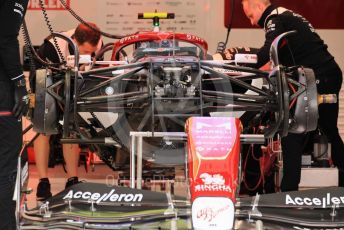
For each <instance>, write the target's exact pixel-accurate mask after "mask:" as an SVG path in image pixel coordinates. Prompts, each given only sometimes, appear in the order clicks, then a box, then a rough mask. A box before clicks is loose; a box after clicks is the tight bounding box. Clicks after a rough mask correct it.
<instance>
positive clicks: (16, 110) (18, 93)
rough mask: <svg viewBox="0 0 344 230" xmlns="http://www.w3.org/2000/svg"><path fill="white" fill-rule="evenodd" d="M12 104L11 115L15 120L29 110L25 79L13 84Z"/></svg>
mask: <svg viewBox="0 0 344 230" xmlns="http://www.w3.org/2000/svg"><path fill="white" fill-rule="evenodd" d="M14 102H15V104H14V107H13V110H12V113H13V115H14V116H15V117H16V118H18V119H20V118H21V116H22V115H26V114H27V112H28V110H29V96H28V93H27V90H26V85H25V79H21V80H20V81H15V82H14Z"/></svg>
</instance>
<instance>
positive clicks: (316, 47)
mask: <svg viewBox="0 0 344 230" xmlns="http://www.w3.org/2000/svg"><path fill="white" fill-rule="evenodd" d="M276 8H277V7H275V6H274V5H270V6H269V7H268V8H267V9H266V10H265V11H264V13H263V15H262V17H261V18H260V20H259V22H258V24H259V26H260V27H261V28H265V43H264V45H263V47H261V48H260V50H259V51H258V53H257V55H258V63H257V66H256V67H261V66H263V65H264V64H265V63H267V62H268V61H269V60H270V59H269V51H270V46H271V43H272V42H273V40H274V39H275V38H276V37H277V36H278V35H280V34H282V33H284V32H287V31H292V30H296V31H297V33H296V34H293V35H290V36H289V37H288V43H289V48H290V50H291V53H292V56H291V55H290V51H289V49H287V48H284V50H281V52H282V53H281V54H282V55H280V58H281V62H282V64H284V65H287V66H292V65H294V64H295V65H303V66H305V67H308V68H312V69H313V70H314V71H315V72H316V73H324V72H326V71H331V70H332V69H336V68H338V65H337V63H336V62H335V61H334V58H333V56H332V55H331V54H330V53H329V52H328V51H327V45H326V44H325V43H324V41H323V40H322V39H321V38H320V37H319V35H318V34H317V33H316V32H315V30H314V28H313V27H312V25H311V23H310V22H308V21H307V20H306V19H305V18H304V17H302V16H301V15H299V14H296V13H294V12H292V11H289V10H287V11H284V12H283V10H281V8H277V10H276ZM273 11H274V12H275V13H273V14H271V12H273Z"/></svg>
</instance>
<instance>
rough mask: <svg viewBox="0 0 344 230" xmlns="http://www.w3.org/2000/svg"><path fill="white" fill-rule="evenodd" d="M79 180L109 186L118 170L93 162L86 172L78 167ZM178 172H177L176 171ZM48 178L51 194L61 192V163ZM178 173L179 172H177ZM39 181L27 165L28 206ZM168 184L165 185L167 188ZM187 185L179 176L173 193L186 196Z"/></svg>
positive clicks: (33, 202)
mask: <svg viewBox="0 0 344 230" xmlns="http://www.w3.org/2000/svg"><path fill="white" fill-rule="evenodd" d="M78 174H79V180H81V181H87V182H92V183H102V184H108V185H109V186H113V185H117V184H118V178H119V176H118V174H119V173H118V172H115V171H113V170H111V169H110V168H109V167H108V166H107V165H105V164H102V163H98V164H95V167H94V171H92V170H90V169H89V170H88V172H86V170H85V168H84V166H80V167H79V168H78ZM178 174H179V173H178ZM48 175H49V180H50V184H51V192H52V194H53V195H55V194H57V193H59V192H61V191H62V190H63V189H64V188H65V184H66V180H67V178H66V177H67V174H66V173H65V172H64V170H63V167H62V165H61V164H59V165H56V166H55V167H54V168H49V171H48ZM179 175H180V174H179ZM38 182H39V178H38V173H37V169H36V165H35V164H30V165H29V185H28V187H29V188H32V190H33V191H32V193H31V194H29V195H28V196H27V205H28V208H29V209H31V208H34V207H36V205H37V202H36V189H37V184H38ZM151 189H152V190H153V191H161V186H160V185H154V186H152V187H151ZM168 189H169V186H167V190H168ZM186 189H187V187H186V183H185V182H184V179H183V178H181V179H180V181H179V182H178V183H175V185H174V194H175V195H179V196H186V194H187V190H186Z"/></svg>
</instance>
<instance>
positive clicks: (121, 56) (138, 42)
mask: <svg viewBox="0 0 344 230" xmlns="http://www.w3.org/2000/svg"><path fill="white" fill-rule="evenodd" d="M139 17H142V18H152V19H153V20H154V25H155V27H154V30H153V31H148V32H138V33H136V34H133V35H129V36H126V37H124V38H122V39H120V40H119V41H118V42H116V43H114V44H110V45H107V46H105V47H104V49H103V50H102V51H101V52H100V53H99V55H102V54H103V53H104V52H106V51H107V50H112V55H111V61H108V62H106V61H102V62H92V63H89V66H88V70H87V71H79V54H78V49H77V47H76V45H75V44H74V43H73V42H72V41H71V40H70V39H69V38H67V37H65V36H64V35H62V34H59V33H55V34H54V35H55V36H56V37H59V38H62V39H65V40H67V41H68V42H69V43H70V44H71V45H72V46H73V47H74V53H75V58H74V60H75V61H74V65H73V66H72V67H70V68H65V69H63V70H61V71H58V72H56V71H49V70H46V69H44V70H38V71H37V74H36V92H35V95H34V98H35V100H34V102H33V103H32V115H33V116H32V121H33V124H34V129H35V130H36V131H38V132H40V133H46V134H56V133H61V134H62V139H61V143H79V144H85V145H88V146H90V148H91V149H92V151H94V152H95V153H97V154H98V155H99V157H100V158H101V159H102V160H103V161H104V162H105V163H106V164H107V165H109V166H110V167H111V168H113V169H114V170H116V166H117V165H116V160H115V159H116V154H119V153H121V154H125V153H128V155H129V152H130V151H133V147H135V145H133V143H131V141H132V139H131V136H130V135H131V134H133V135H135V133H141V134H142V133H144V134H145V135H146V137H148V136H149V137H151V138H149V140H147V141H144V142H143V143H142V139H141V143H140V147H141V150H140V151H141V152H140V151H138V156H137V157H139V155H140V157H143V158H144V159H150V160H151V161H152V162H153V163H154V164H157V165H162V166H163V167H165V166H166V165H176V164H179V165H184V164H185V163H186V162H187V163H188V167H187V169H188V170H187V171H188V174H187V176H188V178H189V186H190V193H191V202H190V199H186V198H181V197H172V196H171V195H170V194H168V193H167V194H166V193H158V192H151V191H145V190H137V189H134V188H124V187H119V186H112V187H108V186H106V185H100V184H91V183H81V184H77V185H75V186H72V187H71V188H69V189H67V190H65V191H63V192H61V193H59V194H57V195H55V196H53V197H52V198H51V199H49V200H48V201H47V202H46V203H44V204H43V205H41V206H38V207H37V208H35V209H32V210H27V209H26V208H25V206H23V207H22V209H21V210H20V213H21V216H22V221H21V226H20V228H21V229H37V228H44V229H49V228H53V229H191V228H195V229H232V228H233V227H234V228H241V229H250V228H256V229H263V222H264V229H266V227H268V228H269V229H278V228H282V227H277V226H283V227H284V228H287V227H290V228H293V227H294V226H297V227H299V228H302V227H304V228H307V227H319V228H322V227H324V226H326V227H333V228H334V227H343V226H344V222H343V221H341V220H342V219H343V218H342V215H343V213H342V210H341V209H340V208H341V207H342V203H343V202H342V197H341V196H340V193H341V192H342V190H341V189H339V188H338V189H335V188H334V189H333V192H334V193H335V194H334V195H333V194H331V195H330V196H328V195H327V193H328V194H329V193H330V192H332V190H331V191H330V190H326V191H325V190H324V191H322V193H316V194H317V195H316V196H315V195H314V194H311V193H312V192H295V193H288V194H284V193H280V194H274V195H262V196H256V197H254V198H251V197H250V198H244V199H242V198H238V197H237V184H238V180H239V179H240V177H239V172H238V171H239V168H240V164H239V159H240V157H239V155H240V148H239V147H240V143H241V142H244V139H242V138H241V137H240V132H241V131H240V130H241V126H240V122H239V120H238V118H229V117H228V116H232V117H234V116H239V115H238V113H237V112H238V111H243V112H247V111H252V112H255V116H256V118H257V119H259V117H261V116H265V115H266V114H268V115H269V120H268V122H267V124H266V126H265V129H264V130H263V136H262V137H261V138H262V139H264V138H273V137H274V136H275V135H276V134H279V135H280V136H282V137H283V136H286V135H287V134H288V133H303V132H307V131H310V130H314V129H315V128H316V126H317V118H318V110H317V108H318V104H319V103H322V102H334V101H335V100H336V98H335V97H334V96H333V95H318V94H317V89H316V83H315V77H314V73H313V71H312V70H311V69H307V68H303V67H302V66H292V67H287V66H283V65H282V64H281V63H279V52H278V51H279V46H280V43H281V41H282V40H283V39H285V38H286V36H288V34H290V33H292V32H289V33H285V34H282V35H280V36H279V37H277V38H276V40H275V41H274V42H273V44H272V46H271V51H270V56H271V63H272V69H271V71H269V72H264V71H261V70H258V69H254V68H250V67H244V66H239V65H235V64H236V63H235V62H230V61H215V60H209V55H208V53H207V43H206V42H205V41H204V40H203V39H201V38H199V37H197V36H195V35H190V34H183V33H175V32H161V31H159V28H158V21H159V19H161V18H173V14H167V13H166V14H165V13H150V14H141V15H140V16H139ZM247 57H248V59H250V58H252V56H247ZM251 61H252V60H248V62H251ZM254 80H259V81H261V82H262V83H263V84H262V85H261V86H259V87H257V86H254V85H253V84H251V82H253V81H254ZM223 112H225V113H223ZM218 116H226V117H225V118H223V117H221V118H219V117H218ZM190 117H192V118H190ZM187 119H189V120H187ZM193 119H194V120H193ZM198 119H200V120H198ZM185 127H187V129H186V133H187V135H186V136H181V137H183V138H175V137H171V136H170V135H169V133H173V132H175V133H176V132H178V133H180V132H184V131H185ZM210 129H212V130H211V131H209V130H210ZM221 132H223V133H225V134H226V135H218V134H219V133H221ZM160 134H163V135H162V136H160ZM205 134H206V135H207V136H206V139H209V140H211V141H212V143H217V144H216V145H218V147H214V146H212V147H209V146H210V145H211V144H209V140H208V142H207V144H204V141H205V140H203V141H197V138H201V139H202V138H203V139H204V136H203V135H205ZM185 137H187V138H188V142H187V146H185ZM255 138H256V137H252V138H251V137H247V139H248V140H249V141H250V140H251V143H254V142H255V141H254V140H253V139H255ZM258 139H259V138H258ZM260 140H261V139H260ZM222 145H223V146H222ZM130 146H131V147H130ZM185 149H188V157H187V160H185V159H186V157H185ZM203 150H204V152H202V151H203ZM134 157H135V156H134ZM176 159H179V160H176ZM132 161H135V159H133V157H132V158H131V162H132ZM131 166H132V168H133V167H134V166H133V165H131ZM133 170H135V167H134V169H133ZM137 170H139V169H137ZM224 172H225V173H224ZM131 179H132V180H134V182H135V179H137V180H139V176H138V177H137V178H135V176H133V174H131ZM131 187H134V186H131ZM138 187H139V186H138ZM337 193H338V194H337ZM322 198H324V199H322ZM327 198H328V199H327ZM274 199H275V201H276V202H272V200H274ZM284 201H287V203H286V202H284ZM319 202H320V203H319ZM258 207H261V208H259V209H258ZM281 207H285V209H281ZM320 217H321V218H320ZM284 228H283V229H284Z"/></svg>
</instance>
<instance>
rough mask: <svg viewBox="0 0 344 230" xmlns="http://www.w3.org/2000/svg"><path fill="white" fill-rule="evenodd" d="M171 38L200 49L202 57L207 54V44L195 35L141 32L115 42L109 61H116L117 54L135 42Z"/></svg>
mask: <svg viewBox="0 0 344 230" xmlns="http://www.w3.org/2000/svg"><path fill="white" fill-rule="evenodd" d="M173 38H174V39H176V40H179V41H185V42H189V43H192V44H194V45H197V46H198V47H199V48H200V49H202V51H203V54H204V55H205V54H206V53H207V50H208V43H207V42H206V41H205V40H204V39H202V38H200V37H197V36H195V35H191V34H183V33H174V32H141V33H138V34H132V35H128V36H126V37H124V38H122V39H120V40H119V41H118V42H116V43H115V45H114V47H113V51H112V56H111V60H112V61H118V60H116V56H117V55H118V52H119V51H120V50H121V49H123V48H124V47H126V46H128V45H131V44H135V43H137V42H145V41H162V40H167V39H173Z"/></svg>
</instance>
